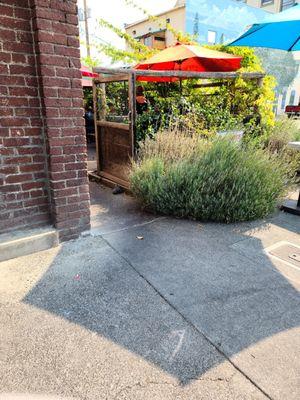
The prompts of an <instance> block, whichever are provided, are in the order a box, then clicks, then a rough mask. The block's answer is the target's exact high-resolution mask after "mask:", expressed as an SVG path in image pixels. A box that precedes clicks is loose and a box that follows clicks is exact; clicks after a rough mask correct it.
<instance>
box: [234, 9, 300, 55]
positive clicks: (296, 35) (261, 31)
mask: <svg viewBox="0 0 300 400" xmlns="http://www.w3.org/2000/svg"><path fill="white" fill-rule="evenodd" d="M230 46H249V47H267V48H271V49H279V50H286V51H297V50H300V4H295V5H294V6H293V7H291V8H289V9H287V10H285V11H282V12H281V13H279V14H274V15H271V16H270V17H268V18H266V19H265V20H264V21H263V22H262V23H260V24H254V25H252V27H251V28H250V29H249V30H248V31H247V32H246V33H244V34H243V35H242V36H240V37H239V38H238V39H236V40H234V41H233V42H232V43H230Z"/></svg>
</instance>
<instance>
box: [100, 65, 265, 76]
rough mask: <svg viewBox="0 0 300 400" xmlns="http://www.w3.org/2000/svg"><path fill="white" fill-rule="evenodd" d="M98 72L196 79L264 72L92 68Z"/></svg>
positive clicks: (252, 74)
mask: <svg viewBox="0 0 300 400" xmlns="http://www.w3.org/2000/svg"><path fill="white" fill-rule="evenodd" d="M93 71H94V72H96V73H98V74H110V75H112V74H122V73H123V74H124V72H125V73H128V74H135V75H136V76H153V77H155V76H158V77H175V78H196V79H236V78H243V79H261V78H263V77H264V76H265V74H263V73H261V72H191V71H152V70H141V69H126V70H124V69H122V68H116V69H113V68H98V67H96V68H93Z"/></svg>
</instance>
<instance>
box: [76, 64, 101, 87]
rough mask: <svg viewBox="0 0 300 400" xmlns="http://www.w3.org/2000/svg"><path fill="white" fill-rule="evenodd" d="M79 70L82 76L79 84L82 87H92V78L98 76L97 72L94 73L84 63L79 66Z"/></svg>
mask: <svg viewBox="0 0 300 400" xmlns="http://www.w3.org/2000/svg"><path fill="white" fill-rule="evenodd" d="M80 72H81V77H82V79H81V84H82V86H83V87H92V86H93V81H92V78H98V77H99V75H98V74H95V73H94V72H92V71H91V70H90V69H89V68H88V67H85V66H84V65H83V66H82V67H81V68H80Z"/></svg>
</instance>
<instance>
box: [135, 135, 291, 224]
mask: <svg viewBox="0 0 300 400" xmlns="http://www.w3.org/2000/svg"><path fill="white" fill-rule="evenodd" d="M284 182H285V173H284V170H283V169H282V168H281V165H280V164H279V163H278V161H277V160H276V159H274V158H272V157H270V155H269V154H268V153H267V152H264V151H262V150H253V149H251V150H250V151H249V150H247V148H241V146H240V145H239V144H238V143H235V142H233V141H232V140H228V139H220V138H217V139H213V140H210V141H208V140H203V139H201V138H199V137H196V136H192V137H191V136H184V135H182V134H181V135H176V134H174V133H158V134H157V136H156V139H155V140H150V139H147V140H146V141H145V142H144V144H143V145H142V147H141V150H140V159H139V161H138V162H136V163H134V164H133V168H132V173H131V189H132V192H133V193H134V195H135V196H136V197H137V198H138V199H139V200H140V201H141V203H142V205H143V206H144V207H145V208H148V209H150V210H152V211H155V212H159V213H163V214H167V215H173V216H177V217H189V218H193V219H200V220H210V221H220V222H227V223H229V222H234V221H246V220H252V219H257V218H262V217H265V216H266V215H268V214H269V213H271V212H272V211H273V210H274V208H275V206H276V203H277V200H278V198H279V197H280V195H281V194H282V193H283V189H284Z"/></svg>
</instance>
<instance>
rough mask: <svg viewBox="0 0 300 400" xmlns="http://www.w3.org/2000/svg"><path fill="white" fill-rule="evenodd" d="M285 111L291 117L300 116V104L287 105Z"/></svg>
mask: <svg viewBox="0 0 300 400" xmlns="http://www.w3.org/2000/svg"><path fill="white" fill-rule="evenodd" d="M285 113H286V114H287V115H288V117H289V118H295V117H300V105H299V106H286V107H285Z"/></svg>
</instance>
